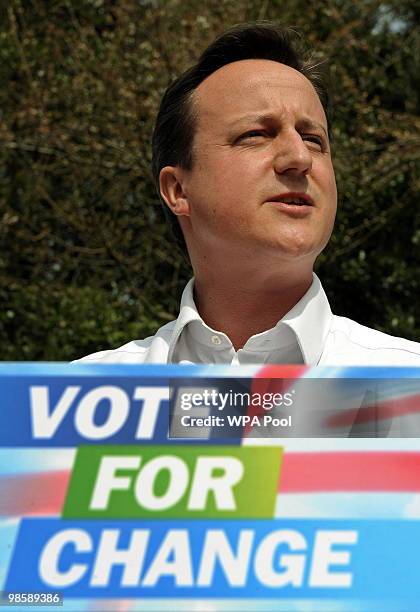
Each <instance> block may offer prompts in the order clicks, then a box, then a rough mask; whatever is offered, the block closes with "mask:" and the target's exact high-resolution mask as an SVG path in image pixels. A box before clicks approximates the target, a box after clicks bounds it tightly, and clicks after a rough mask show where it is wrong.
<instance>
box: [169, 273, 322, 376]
mask: <svg viewBox="0 0 420 612" xmlns="http://www.w3.org/2000/svg"><path fill="white" fill-rule="evenodd" d="M193 290H194V279H193V278H192V279H191V280H190V281H189V282H188V283H187V285H186V287H185V289H184V292H183V294H182V298H181V305H180V312H179V316H178V319H177V320H176V322H175V327H174V331H173V334H172V338H171V341H170V345H169V354H168V363H171V362H172V357H173V353H174V350H175V347H176V344H177V342H178V340H179V337H180V335H181V333H182V331H183V330H184V329H185V327H186V326H187V325H188V324H189V323H191V322H192V321H197V322H199V323H200V324H201V326H202V327H203V332H204V328H205V330H206V331H207V332H211V333H217V334H220V333H221V332H217V331H215V330H212V329H211V328H210V327H209V326H208V325H206V323H204V321H203V320H202V318H201V317H200V315H199V313H198V311H197V308H196V305H195V302H194V294H193ZM331 321H332V313H331V309H330V305H329V303H328V299H327V296H326V295H325V292H324V290H323V288H322V285H321V282H320V280H319V278H318V277H317V275H316V274H313V281H312V284H311V286H310V287H309V289H308V291H307V292H306V293H305V295H304V296H303V297H302V298H301V299H300V300H299V302H297V304H295V306H293V308H292V309H291V310H289V312H288V313H286V314H285V315H284V317H283V318H282V319H280V321H278V323H277V325H276V326H275V327H274V328H273V329H272V330H267V331H266V332H262V334H258V336H262V335H263V334H264V335H267V334H270V333H271V332H274V331H276V329H277V328H280V327H281V326H282V325H287V326H288V327H289V328H290V329H291V330H292V331H293V332H294V335H295V336H296V340H297V343H298V345H299V348H300V350H301V352H302V356H303V359H304V362H305V363H306V364H307V365H316V364H317V363H318V361H319V359H320V357H321V355H322V351H323V349H324V345H325V341H326V338H327V335H328V332H329V329H330V326H331ZM253 338H257V336H253Z"/></svg>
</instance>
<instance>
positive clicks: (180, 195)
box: [159, 166, 190, 217]
mask: <svg viewBox="0 0 420 612" xmlns="http://www.w3.org/2000/svg"><path fill="white" fill-rule="evenodd" d="M182 174H183V173H182V169H181V168H180V167H179V166H165V167H164V168H162V170H161V171H160V174H159V188H160V193H161V195H162V198H163V199H164V200H165V202H166V204H167V205H168V207H169V208H170V209H171V211H172V212H173V213H174V214H175V215H177V216H180V217H189V216H190V206H189V203H188V200H187V197H186V195H185V193H184V190H183V186H182V183H183V181H182V178H183V177H182Z"/></svg>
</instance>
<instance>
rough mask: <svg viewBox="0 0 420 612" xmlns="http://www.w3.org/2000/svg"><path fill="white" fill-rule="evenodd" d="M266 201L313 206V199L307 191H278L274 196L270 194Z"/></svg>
mask: <svg viewBox="0 0 420 612" xmlns="http://www.w3.org/2000/svg"><path fill="white" fill-rule="evenodd" d="M266 201H267V202H281V203H282V204H289V205H291V206H313V205H314V201H313V199H312V198H311V196H310V195H308V194H307V193H301V192H295V191H288V192H287V193H280V194H276V195H274V196H270V197H269V198H268V199H267V200H266Z"/></svg>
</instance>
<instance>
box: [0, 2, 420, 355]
mask: <svg viewBox="0 0 420 612" xmlns="http://www.w3.org/2000/svg"><path fill="white" fill-rule="evenodd" d="M0 17H1V19H0V82H1V89H0V109H1V110H0V157H1V165H0V206H1V209H0V240H1V252H0V299H1V309H0V342H1V346H2V355H1V359H2V360H68V359H74V358H77V357H79V356H82V355H84V354H87V353H89V352H93V351H95V350H100V349H103V348H112V347H116V346H118V345H120V344H122V343H124V342H126V341H128V340H131V339H134V338H141V337H145V336H147V335H149V334H151V333H153V332H154V331H155V330H156V328H157V327H158V326H159V325H160V324H162V323H164V322H166V321H168V320H170V319H171V318H173V317H174V316H175V315H176V313H177V308H178V301H179V297H180V293H181V290H182V288H183V285H184V283H185V282H186V280H187V279H188V278H189V276H190V269H189V266H188V264H187V262H186V261H185V259H184V257H183V255H182V254H181V253H180V252H178V251H177V250H176V248H175V247H174V245H173V241H172V238H171V237H170V235H169V232H168V229H167V227H166V226H165V223H164V221H163V216H162V214H161V210H160V204H159V201H158V198H157V196H156V194H155V191H154V187H153V183H152V178H151V171H150V157H151V151H150V141H151V133H152V129H153V121H154V117H155V113H156V110H157V107H158V104H159V100H160V97H161V95H162V93H163V91H164V89H165V88H166V86H167V85H168V84H169V82H170V81H171V80H172V79H173V78H174V77H175V76H176V75H178V74H179V72H180V71H181V70H183V69H184V68H186V67H187V66H189V65H190V64H191V63H192V62H193V61H195V59H196V58H197V55H198V53H199V52H200V51H201V50H202V49H204V47H205V46H206V45H207V44H208V43H209V42H210V41H211V40H212V39H213V38H214V36H215V35H217V34H219V33H220V32H221V31H223V30H224V29H226V28H227V27H228V26H231V25H233V24H235V23H239V22H243V21H247V20H254V19H272V20H275V21H277V22H280V23H282V24H284V25H291V26H294V27H296V28H297V29H299V30H300V31H301V33H302V34H303V36H304V38H305V39H306V40H307V42H308V43H309V44H310V45H311V46H312V47H313V48H314V50H315V57H316V58H319V60H320V61H323V60H325V59H328V60H329V61H328V66H329V72H330V80H331V87H332V90H333V99H334V107H335V110H334V114H333V135H334V141H333V150H334V160H335V167H336V173H337V181H338V187H339V214H338V217H337V223H336V231H335V234H334V235H333V238H332V240H331V243H330V245H329V247H328V248H327V250H326V251H325V253H324V254H323V255H322V256H321V257H320V259H319V266H318V272H319V274H320V275H321V278H322V280H323V283H324V286H325V287H326V290H327V293H328V295H329V297H330V300H331V302H332V306H333V310H334V311H335V312H336V313H337V314H342V315H345V316H350V317H351V318H354V319H356V320H358V321H360V322H361V323H364V324H366V325H370V326H372V327H376V328H377V329H381V330H383V331H387V332H388V333H392V334H395V335H403V336H405V337H408V338H412V339H417V340H418V339H419V337H420V321H419V296H420V266H419V257H418V253H419V247H420V215H419V202H418V190H419V183H420V180H419V176H420V172H419V168H420V147H419V144H420V135H419V127H420V119H419V107H420V104H419V97H420V44H419V30H418V23H420V5H419V3H418V2H416V1H415V0H398V2H397V1H396V0H393V1H389V2H379V1H374V0H318V1H317V2H316V3H307V2H304V1H303V0H270V1H262V0H260V1H259V2H257V1H254V0H235V2H232V1H226V0H210V1H209V0H208V1H207V2H206V3H203V2H202V1H201V0H200V1H198V0H168V1H163V0H162V1H159V0H114V1H112V0H49V1H48V2H45V1H41V0H30V1H28V2H25V0H10V1H7V2H6V1H5V0H2V2H1V5H0Z"/></svg>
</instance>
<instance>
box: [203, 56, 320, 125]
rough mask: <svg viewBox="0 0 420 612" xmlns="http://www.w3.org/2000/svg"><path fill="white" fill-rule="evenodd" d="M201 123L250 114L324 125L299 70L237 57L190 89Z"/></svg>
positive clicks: (317, 102) (314, 97)
mask: <svg viewBox="0 0 420 612" xmlns="http://www.w3.org/2000/svg"><path fill="white" fill-rule="evenodd" d="M193 99H194V105H195V107H196V110H197V111H198V121H199V124H201V125H203V124H204V125H207V126H214V125H216V126H217V125H220V126H225V125H229V124H230V123H231V122H232V121H234V120H235V119H240V118H241V116H244V115H248V114H252V113H258V114H259V113H275V114H279V115H281V114H283V113H285V112H286V113H287V112H292V113H294V114H301V115H307V116H309V117H310V118H311V119H314V120H316V121H319V122H320V123H322V124H323V125H324V126H325V127H327V121H326V117H325V113H324V109H323V107H322V104H321V101H320V99H319V97H318V94H317V93H316V91H315V89H314V87H313V85H312V83H311V82H310V81H309V80H308V79H307V78H306V77H305V76H304V75H303V74H301V73H300V72H298V71H297V70H295V69H294V68H291V67H290V66H286V65H285V64H280V63H279V62H275V61H271V60H255V59H251V60H241V61H238V62H232V63H231V64H226V65H225V66H223V67H222V68H219V69H218V70H216V71H215V72H213V73H212V74H211V75H210V76H208V77H207V78H206V79H205V80H204V81H203V82H202V83H200V85H199V86H198V87H197V89H196V90H195V92H194V96H193Z"/></svg>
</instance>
